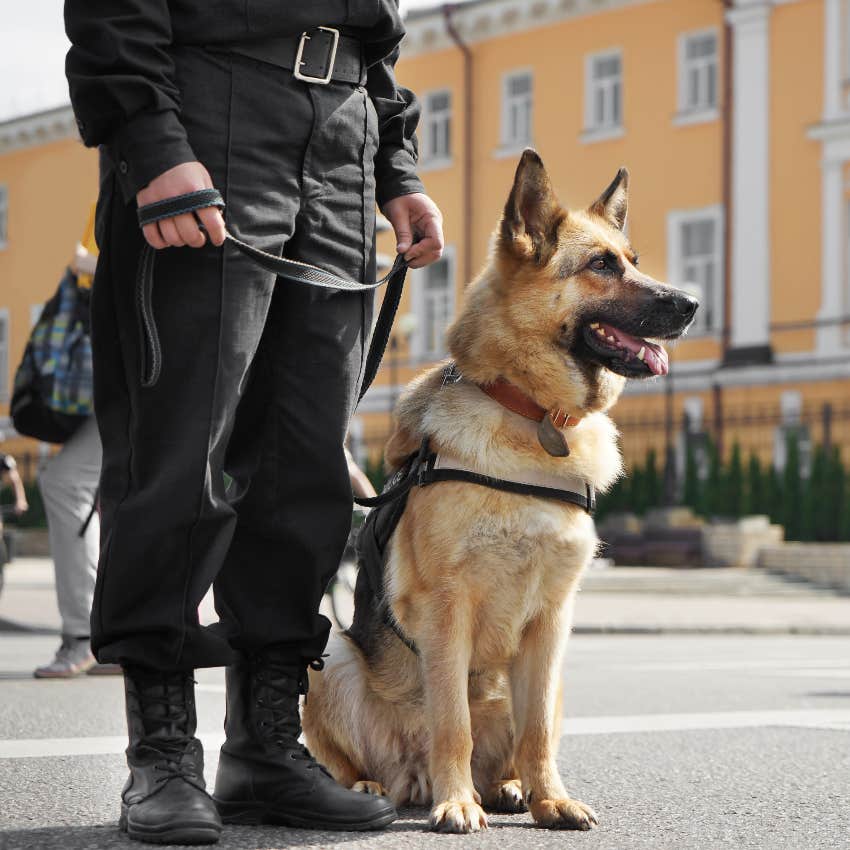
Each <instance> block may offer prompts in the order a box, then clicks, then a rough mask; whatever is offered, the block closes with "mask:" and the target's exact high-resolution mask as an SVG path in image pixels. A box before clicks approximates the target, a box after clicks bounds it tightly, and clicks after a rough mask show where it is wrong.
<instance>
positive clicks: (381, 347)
mask: <svg viewBox="0 0 850 850" xmlns="http://www.w3.org/2000/svg"><path fill="white" fill-rule="evenodd" d="M206 207H217V208H218V209H219V210H224V208H225V203H224V198H223V197H222V195H221V192H219V191H218V190H217V189H199V190H198V191H196V192H187V193H186V194H183V195H177V196H176V197H173V198H167V199H166V200H164V201H156V202H154V203H152V204H145V205H144V206H141V207H139V209H138V211H137V216H138V219H139V226H140V227H144V226H145V225H148V224H154V223H155V222H157V221H161V220H162V219H166V218H171V217H172V216H175V215H183V214H185V213H190V212H195V211H196V210H200V209H205V208H206ZM225 240H226V241H227V242H230V244H232V245H233V246H234V247H235V248H236V249H237V250H239V251H240V252H241V253H242V254H244V255H245V256H246V257H248V258H249V259H250V260H252V261H253V263H254V264H255V265H256V266H258V267H259V268H261V269H263V270H264V271H267V272H271V273H272V274H274V275H277V276H278V277H285V278H288V279H289V280H294V281H296V282H297V283H305V284H307V285H309V286H318V287H321V288H323V289H335V290H342V291H347V292H368V291H372V290H375V289H378V288H379V287H381V286H383V285H384V284H387V291H386V294H385V295H384V300H383V303H382V304H381V310H380V312H379V313H378V319H377V321H376V322H375V325H374V328H373V330H372V341H371V343H370V345H369V353H368V354H367V356H366V366H365V368H364V370H363V384H362V386H361V388H360V395H359V396H358V399H357V400H358V402H359V401H361V400H362V398H363V396H364V395H365V394H366V391H367V390H368V389H369V387H370V386H371V384H372V381H373V380H374V379H375V375H376V374H377V372H378V368H379V367H380V365H381V360H382V358H383V356H384V351H385V350H386V347H387V343H388V341H389V338H390V333H391V331H392V325H393V320H394V318H395V314H396V312H397V310H398V305H399V302H400V301H401V294H402V291H403V288H404V279H405V276H406V274H407V261H406V260H405V259H404V257H403V256H402V255H401V254H399V255H397V256H396V258H395V262H394V263H393V265H392V268H391V269H390V270H389V272H388V273H387V274H385V275H384V276H383V277H382V278H380V279H379V280H376V281H375V282H374V283H359V282H357V281H353V280H347V279H346V278H343V277H340V276H339V275H335V274H332V273H331V272H327V271H325V270H324V269H321V268H319V267H318V266H314V265H311V264H310V263H302V262H299V261H298V260H291V259H289V258H287V257H278V256H275V255H274V254H269V253H268V252H267V251H263V250H261V249H260V248H257V247H255V246H254V245H250V244H248V243H247V242H243V241H242V240H241V239H237V238H236V237H235V236H234V235H233V234H232V233H230V232H229V231H225ZM155 257H156V251H155V250H154V249H153V248H152V247H151V246H150V245H148V244H147V243H145V245H144V247H143V249H142V255H141V257H140V258H139V265H138V269H137V273H136V306H137V309H138V318H139V332H140V334H141V335H142V337H143V339H144V342H145V345H144V353H143V357H142V361H143V362H142V386H143V387H153V386H155V385H156V383H157V381H158V380H159V376H160V373H161V371H162V349H161V345H160V341H159V334H158V332H157V327H156V320H155V317H154V314H153V282H154V274H153V273H154V260H155Z"/></svg>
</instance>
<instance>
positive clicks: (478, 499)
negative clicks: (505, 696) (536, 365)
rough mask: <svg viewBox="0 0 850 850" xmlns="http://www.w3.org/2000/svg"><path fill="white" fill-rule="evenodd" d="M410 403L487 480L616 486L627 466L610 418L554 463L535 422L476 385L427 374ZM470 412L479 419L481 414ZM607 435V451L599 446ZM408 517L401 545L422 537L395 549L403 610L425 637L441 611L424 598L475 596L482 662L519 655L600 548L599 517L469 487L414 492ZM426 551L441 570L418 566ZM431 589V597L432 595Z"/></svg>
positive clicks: (392, 566) (396, 599)
mask: <svg viewBox="0 0 850 850" xmlns="http://www.w3.org/2000/svg"><path fill="white" fill-rule="evenodd" d="M429 377H432V379H433V376H429ZM420 394H421V395H420ZM416 396H419V397H418V398H417V397H416ZM422 396H425V398H423V397H422ZM411 408H415V409H417V413H418V414H419V416H421V418H420V419H419V422H420V423H421V425H420V427H421V429H422V431H424V432H425V433H427V434H428V435H429V437H430V438H431V443H432V448H435V449H440V450H443V451H446V452H450V453H451V454H452V455H454V456H457V457H459V458H461V459H462V460H463V461H464V462H465V463H468V464H470V465H472V466H473V467H474V468H475V469H476V470H477V471H480V472H482V473H485V474H488V475H492V476H496V477H503V478H510V477H511V476H516V475H517V474H518V473H522V472H523V471H527V470H531V469H538V470H542V471H546V472H548V473H551V474H561V475H564V474H568V473H569V474H577V475H579V476H581V477H582V478H584V479H585V480H587V481H589V482H590V483H592V484H594V486H600V485H601V486H607V484H608V483H609V481H610V478H611V477H613V476H615V475H616V474H617V473H618V472H619V463H618V460H619V458H618V455H617V453H616V452H612V451H611V445H612V444H613V442H614V438H615V433H616V432H615V431H614V427H613V425H612V424H611V422H610V420H609V419H608V417H607V416H605V415H604V414H594V415H592V416H590V417H588V418H587V420H585V421H583V422H582V423H581V424H580V425H579V426H576V427H575V428H571V429H568V432H567V438H568V440H569V441H570V445H571V449H572V454H571V455H570V457H568V458H553V457H550V456H549V455H548V454H546V453H545V452H544V451H543V450H542V449H541V448H540V446H539V444H538V442H537V438H536V432H535V424H534V423H533V422H530V421H527V420H524V419H522V418H521V417H519V416H517V415H516V414H513V413H511V412H510V411H507V410H505V409H504V408H502V407H501V406H499V405H498V404H497V403H496V402H494V401H492V399H490V398H488V397H486V396H485V395H484V394H483V393H482V392H481V390H479V389H478V388H477V387H475V386H473V385H469V384H465V383H458V384H451V385H447V386H441V385H439V384H438V385H437V386H435V385H434V383H433V380H427V379H426V380H423V381H422V382H421V383H418V386H415V387H414V388H413V389H412V391H411V393H410V395H409V396H408V397H407V398H406V399H405V400H404V401H403V402H402V404H401V410H402V411H404V410H405V409H411ZM470 410H474V411H475V413H476V415H475V416H473V417H470V416H469V411H470ZM403 415H404V414H403V412H402V416H403ZM600 442H604V443H605V446H604V448H605V451H595V450H596V449H597V448H601V446H600ZM612 458H613V460H612ZM401 523H402V524H401V525H400V526H399V529H398V530H397V534H396V536H395V541H403V540H414V541H415V543H414V546H413V547H412V551H409V550H407V549H404V548H397V547H396V546H394V545H391V549H390V557H389V561H388V565H387V572H386V577H387V591H388V598H389V600H390V603H391V605H392V608H393V610H394V611H395V613H396V616H397V617H398V619H399V621H400V623H401V624H402V626H403V627H404V628H405V630H406V631H408V632H409V633H410V635H411V636H412V637H413V638H414V640H415V639H416V635H417V632H419V631H420V629H421V626H422V625H423V624H424V622H426V621H429V620H431V619H432V618H433V612H431V611H429V610H426V608H425V605H424V604H423V600H425V599H432V598H433V597H432V595H431V594H432V593H433V592H437V593H445V594H451V593H464V594H474V595H475V605H474V610H475V612H476V618H475V620H476V621H475V623H474V624H472V630H473V640H472V643H473V647H474V656H473V666H477V667H481V666H488V665H503V664H506V663H509V662H510V660H511V658H512V657H513V656H514V655H515V654H516V653H517V651H518V649H519V644H520V640H521V638H522V634H523V630H524V628H525V626H526V625H527V624H528V623H529V622H530V621H531V620H532V619H533V618H535V617H537V616H539V615H540V614H541V613H543V612H545V611H547V610H558V609H561V608H562V607H563V606H564V605H565V604H566V603H567V602H568V600H569V599H570V597H571V594H572V592H573V591H574V590H575V587H576V583H577V581H578V578H579V576H580V574H581V571H582V570H583V568H584V566H585V565H586V564H587V563H588V561H589V560H590V558H591V557H592V555H593V552H594V549H595V547H596V544H597V538H596V533H595V529H594V525H593V522H592V520H591V518H590V517H589V516H588V515H587V514H586V513H585V512H584V511H582V510H581V509H579V508H577V507H575V506H572V505H565V504H562V503H560V502H556V501H554V500H546V499H538V498H534V497H530V496H524V495H515V494H509V493H504V492H501V491H497V490H490V489H487V488H484V487H479V486H476V485H470V484H466V483H455V482H442V483H439V484H433V485H430V486H429V487H427V488H423V489H417V490H414V491H413V492H412V493H411V496H410V500H409V502H408V507H407V510H406V511H405V515H404V517H403V518H402V521H401ZM405 524H406V525H407V527H406V528H403V527H402V526H403V525H405ZM399 547H403V543H399ZM423 547H424V549H423ZM422 551H428V552H429V553H431V554H430V555H429V560H430V561H431V562H433V555H434V554H435V553H439V555H438V557H439V563H440V564H442V568H441V571H440V574H439V575H437V576H434V575H433V574H432V573H430V572H428V573H427V574H425V573H423V572H422V571H420V570H417V568H416V563H415V558H416V553H417V552H422ZM435 584H436V585H438V586H436V587H435V586H434V585H435ZM423 585H427V586H428V590H429V591H431V593H427V594H423V593H422V591H423V589H425V588H424V587H423ZM505 588H510V592H509V593H505V592H504V591H505Z"/></svg>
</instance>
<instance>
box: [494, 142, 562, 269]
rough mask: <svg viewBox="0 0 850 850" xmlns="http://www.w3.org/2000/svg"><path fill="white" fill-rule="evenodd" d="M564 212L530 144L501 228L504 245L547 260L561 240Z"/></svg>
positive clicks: (516, 252)
mask: <svg viewBox="0 0 850 850" xmlns="http://www.w3.org/2000/svg"><path fill="white" fill-rule="evenodd" d="M563 218H564V212H563V210H562V209H561V205H560V204H559V203H558V199H557V198H556V197H555V193H554V192H553V191H552V184H551V182H550V181H549V175H548V174H547V173H546V168H545V166H544V165H543V160H542V159H540V156H539V155H538V153H537V151H535V150H532V149H531V148H526V149H525V151H523V154H522V158H521V159H520V161H519V165H518V166H517V170H516V176H515V177H514V185H513V188H512V189H511V194H510V196H509V197H508V202H507V204H506V205H505V212H504V214H503V216H502V223H501V226H500V228H499V233H500V237H501V243H502V245H503V246H504V247H505V248H506V249H507V250H509V251H511V252H513V253H514V254H517V255H519V256H521V257H529V258H532V257H533V258H534V259H535V260H536V261H537V262H539V263H545V262H546V261H547V260H548V259H549V257H550V256H551V254H552V252H553V251H554V249H555V246H556V245H557V244H558V226H559V225H560V224H561V222H562V221H563Z"/></svg>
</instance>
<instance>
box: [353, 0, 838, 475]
mask: <svg viewBox="0 0 850 850" xmlns="http://www.w3.org/2000/svg"><path fill="white" fill-rule="evenodd" d="M398 75H399V78H400V79H401V81H402V82H403V83H404V84H405V85H407V86H409V87H410V88H412V89H413V90H414V91H416V92H417V94H418V95H419V96H420V99H421V100H422V103H423V117H422V122H421V124H420V134H419V137H420V153H421V173H422V177H423V179H424V181H425V184H426V187H427V190H428V192H429V193H430V194H431V195H432V197H433V198H434V199H435V200H436V201H437V203H438V204H439V205H440V206H441V208H442V209H443V212H444V215H445V220H446V222H445V229H446V244H447V252H446V260H445V262H444V263H443V264H442V268H440V269H438V270H434V268H433V267H432V268H431V269H428V270H424V271H420V272H414V273H413V274H411V276H410V277H411V285H410V286H409V288H408V292H407V295H406V299H407V300H406V303H404V304H402V307H401V310H400V313H401V314H404V313H409V314H411V318H409V319H407V321H406V322H405V323H404V324H403V325H402V329H403V330H404V331H405V332H404V333H400V332H397V337H398V338H397V342H396V352H397V358H396V363H395V365H394V366H393V368H392V369H391V368H390V366H386V367H385V368H384V369H383V372H382V374H381V376H380V377H379V381H380V384H379V385H378V386H376V387H375V388H374V389H373V390H372V391H371V392H370V393H369V394H368V395H367V397H366V399H365V400H364V404H363V405H362V406H361V411H360V413H359V415H358V422H357V423H356V424H355V426H354V429H353V430H354V433H355V436H356V437H359V438H360V440H361V443H362V445H363V446H364V447H365V449H366V450H368V452H369V453H374V452H377V451H378V450H379V447H380V444H381V442H382V440H383V438H384V436H385V434H386V431H387V428H388V427H389V415H388V412H387V411H388V408H389V405H390V403H391V402H392V400H393V399H394V398H395V397H396V396H397V393H398V391H399V390H398V387H397V386H393V384H397V383H402V382H403V381H404V380H406V379H407V378H409V377H410V376H411V375H412V374H414V373H415V372H416V371H418V370H419V369H421V368H422V367H423V366H424V365H425V364H426V363H428V362H433V361H434V360H436V359H439V357H438V356H437V355H439V354H442V353H443V352H442V351H436V350H435V346H433V345H432V344H431V342H430V341H431V340H434V339H436V338H440V336H441V332H442V327H440V328H437V327H436V325H444V324H445V322H447V321H449V320H450V318H451V316H452V315H454V313H455V312H456V310H457V309H458V307H459V305H460V303H461V301H462V299H463V293H464V288H465V286H466V284H467V282H468V280H469V279H471V278H472V277H473V276H474V275H475V274H476V273H477V272H478V271H479V270H480V268H481V267H482V266H483V264H484V263H485V261H486V257H487V250H488V241H489V237H490V234H491V232H492V230H493V228H494V226H495V224H496V222H497V220H498V217H499V214H500V212H501V209H502V206H503V204H504V201H505V199H506V196H507V193H508V191H509V188H510V185H511V180H512V176H513V171H514V168H515V166H516V162H517V159H518V155H519V153H520V151H521V150H522V148H523V147H524V146H525V145H532V146H534V147H535V148H537V150H538V151H539V152H540V153H541V155H542V156H543V159H544V161H545V163H546V165H547V168H548V169H549V171H550V174H551V176H552V179H553V182H554V185H555V188H556V190H557V191H558V193H559V195H560V197H561V200H562V201H563V202H564V203H565V205H567V206H584V205H587V204H588V203H590V202H591V201H592V200H593V199H594V198H595V197H596V196H597V195H598V194H599V192H600V191H601V190H602V189H603V188H604V187H605V186H606V185H607V184H608V182H609V181H610V179H611V178H612V177H613V175H614V173H615V172H616V169H617V168H618V167H619V166H620V165H625V166H627V167H628V168H629V170H630V172H631V197H630V208H629V220H628V235H629V237H630V239H631V240H632V243H633V244H634V246H635V247H636V248H637V250H638V251H639V252H640V255H641V267H642V268H643V269H644V270H645V271H646V272H647V273H648V274H651V275H652V276H654V277H656V278H658V279H660V280H666V281H669V282H670V283H672V284H674V285H677V286H682V287H685V288H689V289H692V290H694V291H696V292H697V294H698V295H699V297H700V300H701V303H702V307H701V309H700V318H699V320H698V322H697V324H696V325H695V327H694V328H693V329H692V331H691V332H690V333H689V335H688V337H687V339H686V340H685V341H683V342H681V343H680V344H679V345H677V346H676V347H675V348H674V349H673V350H672V351H671V361H672V379H664V380H650V381H645V382H633V383H631V384H630V385H629V387H628V389H627V392H626V393H625V394H624V396H623V397H622V399H621V400H620V402H619V403H618V405H617V407H616V408H615V409H614V411H613V415H614V418H615V419H616V420H617V422H618V424H619V425H620V426H621V430H622V435H623V447H624V451H625V454H626V458H627V461H629V462H630V463H632V462H638V461H641V460H642V459H643V457H644V456H645V454H646V452H647V450H648V449H650V448H654V449H655V450H656V451H657V452H658V453H659V455H660V456H661V457H663V456H664V451H665V448H668V449H670V448H672V449H675V450H676V451H677V452H678V453H679V456H680V461H681V454H682V446H683V440H684V432H694V433H709V434H711V435H712V436H713V437H714V438H715V439H716V440H717V441H718V442H720V443H721V445H722V448H723V449H724V451H725V452H727V453H728V451H729V449H730V447H731V446H732V445H733V443H735V442H738V443H740V444H741V447H742V449H743V450H744V452H745V453H746V452H749V451H754V452H755V453H757V454H759V455H760V456H761V457H762V459H763V460H770V459H772V460H774V461H778V462H780V463H781V462H782V457H781V456H782V454H783V446H784V440H783V435H784V434H785V433H786V432H787V431H788V430H789V429H791V430H795V431H797V432H799V433H802V434H803V435H804V437H805V439H806V441H807V442H808V443H809V444H811V445H814V444H816V443H819V442H823V441H826V442H829V443H832V444H839V445H842V446H843V452H844V458H845V461H846V460H850V277H849V276H848V262H847V246H848V234H850V226H848V186H850V182H848V178H850V167H848V163H850V98H849V97H848V89H847V83H846V80H847V79H848V78H850V3H848V2H847V0H727V2H725V3H724V2H719V1H718V0H539V2H538V1H537V0H473V2H470V3H468V4H465V5H460V6H456V7H454V8H453V9H449V10H448V11H446V10H445V9H444V8H442V7H439V6H435V7H433V8H427V9H423V10H420V11H417V12H416V13H414V14H412V15H411V16H410V17H409V18H408V36H407V39H406V41H405V45H404V48H403V51H402V59H401V61H400V63H399V65H398ZM385 238H386V237H385ZM382 247H383V249H384V252H385V253H386V252H388V251H389V249H390V247H391V246H390V244H389V242H387V243H386V244H384V245H383V246H382ZM438 293H443V294H438ZM411 329H412V332H411ZM391 372H392V374H391ZM686 415H687V421H686V420H685V416H686Z"/></svg>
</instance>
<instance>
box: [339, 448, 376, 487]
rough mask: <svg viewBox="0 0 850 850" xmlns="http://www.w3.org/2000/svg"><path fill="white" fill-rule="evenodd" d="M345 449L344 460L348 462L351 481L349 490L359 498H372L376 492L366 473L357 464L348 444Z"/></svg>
mask: <svg viewBox="0 0 850 850" xmlns="http://www.w3.org/2000/svg"><path fill="white" fill-rule="evenodd" d="M344 449H345V462H346V463H347V464H348V478H349V480H350V481H351V492H352V493H354V495H355V496H357V497H358V498H359V499H373V498H374V497H375V496H377V495H378V494H377V493H376V492H375V488H374V487H373V486H372V482H371V481H370V480H369V477H368V476H367V475H366V473H365V472H364V471H363V470H362V469H361V468H360V467H359V466H358V465H357V461H356V460H355V459H354V455H353V454H351V452H350V450H349V448H348V446H344Z"/></svg>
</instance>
